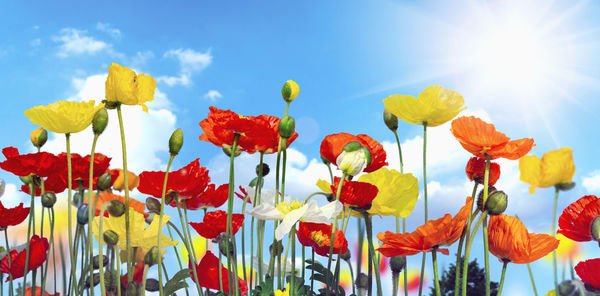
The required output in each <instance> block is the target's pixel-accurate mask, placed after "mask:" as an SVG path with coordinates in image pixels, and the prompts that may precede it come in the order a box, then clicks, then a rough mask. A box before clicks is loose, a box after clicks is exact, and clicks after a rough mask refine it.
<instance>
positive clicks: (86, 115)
mask: <svg viewBox="0 0 600 296" xmlns="http://www.w3.org/2000/svg"><path fill="white" fill-rule="evenodd" d="M95 104H96V102H94V101H88V102H72V101H58V102H56V103H52V104H50V105H47V106H35V107H33V108H30V109H27V110H25V116H27V117H29V120H31V122H32V123H33V124H37V125H40V126H42V127H43V128H45V129H47V130H49V131H51V132H55V133H59V134H70V133H78V132H80V131H82V130H84V129H85V128H86V127H88V126H89V125H90V124H91V123H92V119H94V114H96V111H98V110H100V109H101V108H103V107H104V104H100V105H98V106H95Z"/></svg>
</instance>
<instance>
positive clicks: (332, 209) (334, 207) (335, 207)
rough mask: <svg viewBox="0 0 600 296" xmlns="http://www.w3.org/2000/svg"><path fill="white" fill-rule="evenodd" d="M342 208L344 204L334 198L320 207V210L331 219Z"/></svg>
mask: <svg viewBox="0 0 600 296" xmlns="http://www.w3.org/2000/svg"><path fill="white" fill-rule="evenodd" d="M343 209H344V205H342V203H341V202H339V201H337V200H334V201H332V202H330V203H328V204H326V205H324V206H323V207H322V208H321V212H323V215H325V216H326V217H328V218H329V219H332V218H334V217H337V215H339V214H340V212H342V210H343Z"/></svg>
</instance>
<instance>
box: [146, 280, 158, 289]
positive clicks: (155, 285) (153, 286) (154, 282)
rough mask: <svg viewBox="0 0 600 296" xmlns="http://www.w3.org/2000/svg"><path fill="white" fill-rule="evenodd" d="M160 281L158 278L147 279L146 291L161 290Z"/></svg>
mask: <svg viewBox="0 0 600 296" xmlns="http://www.w3.org/2000/svg"><path fill="white" fill-rule="evenodd" d="M158 285H159V283H158V280H157V279H146V291H148V292H157V291H158V290H159V286H158Z"/></svg>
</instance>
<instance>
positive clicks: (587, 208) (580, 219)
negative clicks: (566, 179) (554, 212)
mask: <svg viewBox="0 0 600 296" xmlns="http://www.w3.org/2000/svg"><path fill="white" fill-rule="evenodd" d="M598 216H600V199H599V198H597V197H596V196H594V195H586V196H584V197H582V198H580V199H578V200H577V201H575V202H574V203H572V204H570V205H569V206H568V207H567V208H566V209H565V210H564V211H563V213H562V215H560V218H558V227H559V229H558V233H561V234H563V235H564V236H566V237H568V238H570V239H572V240H574V241H578V242H585V241H591V240H594V238H593V237H592V231H591V229H592V222H594V219H596V217H598Z"/></svg>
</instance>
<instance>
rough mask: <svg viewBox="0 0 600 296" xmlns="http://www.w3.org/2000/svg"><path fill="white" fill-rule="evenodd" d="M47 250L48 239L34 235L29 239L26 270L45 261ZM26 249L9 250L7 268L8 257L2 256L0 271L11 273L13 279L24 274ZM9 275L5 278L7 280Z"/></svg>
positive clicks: (36, 266)
mask: <svg viewBox="0 0 600 296" xmlns="http://www.w3.org/2000/svg"><path fill="white" fill-rule="evenodd" d="M47 251H48V239H46V238H45V237H42V238H40V237H39V236H37V235H34V236H32V237H31V239H30V240H29V265H28V267H27V272H29V271H31V270H33V269H35V268H38V267H40V266H42V264H43V263H44V262H46V252H47ZM26 252H27V249H23V250H22V251H21V252H17V251H16V250H12V251H10V260H11V265H10V268H8V257H7V256H4V258H2V262H0V271H1V272H3V273H7V274H11V275H12V277H13V279H18V278H20V277H22V276H23V275H24V272H25V259H27V253H26ZM9 280H10V276H9V277H7V278H6V281H7V282H8V281H9Z"/></svg>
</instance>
